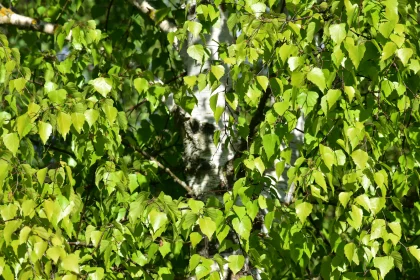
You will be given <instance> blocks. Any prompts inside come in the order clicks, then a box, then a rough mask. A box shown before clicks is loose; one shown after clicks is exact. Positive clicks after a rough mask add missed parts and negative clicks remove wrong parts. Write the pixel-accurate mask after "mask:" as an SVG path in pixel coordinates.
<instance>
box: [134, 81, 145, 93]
mask: <svg viewBox="0 0 420 280" xmlns="http://www.w3.org/2000/svg"><path fill="white" fill-rule="evenodd" d="M133 84H134V87H135V89H136V90H137V91H138V93H143V92H145V91H147V90H148V89H149V82H148V81H147V80H146V79H144V78H137V79H134V81H133Z"/></svg>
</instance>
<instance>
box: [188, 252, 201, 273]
mask: <svg viewBox="0 0 420 280" xmlns="http://www.w3.org/2000/svg"><path fill="white" fill-rule="evenodd" d="M200 260H201V256H200V255H198V254H194V255H192V256H191V257H190V262H189V266H188V270H189V271H193V270H194V269H195V268H196V267H197V265H198V264H199V263H200Z"/></svg>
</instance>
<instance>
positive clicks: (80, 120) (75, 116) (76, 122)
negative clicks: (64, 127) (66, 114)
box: [71, 113, 85, 133]
mask: <svg viewBox="0 0 420 280" xmlns="http://www.w3.org/2000/svg"><path fill="white" fill-rule="evenodd" d="M71 122H72V124H73V126H74V128H75V129H76V131H77V132H78V133H81V132H82V130H83V124H84V123H85V115H84V114H82V113H72V114H71Z"/></svg>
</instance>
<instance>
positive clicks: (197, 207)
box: [188, 199, 204, 214]
mask: <svg viewBox="0 0 420 280" xmlns="http://www.w3.org/2000/svg"><path fill="white" fill-rule="evenodd" d="M188 206H189V207H190V208H191V211H192V212H193V213H195V214H199V213H200V211H201V209H203V207H204V202H202V201H200V200H195V199H189V200H188Z"/></svg>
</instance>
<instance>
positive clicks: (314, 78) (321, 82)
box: [307, 67, 326, 92]
mask: <svg viewBox="0 0 420 280" xmlns="http://www.w3.org/2000/svg"><path fill="white" fill-rule="evenodd" d="M307 78H308V80H309V81H311V82H312V83H314V84H315V85H316V86H317V87H318V88H319V89H320V90H321V92H323V91H324V89H325V87H326V84H325V76H324V73H323V72H322V70H321V69H319V68H317V67H314V68H313V69H312V70H311V72H309V73H308V76H307Z"/></svg>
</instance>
